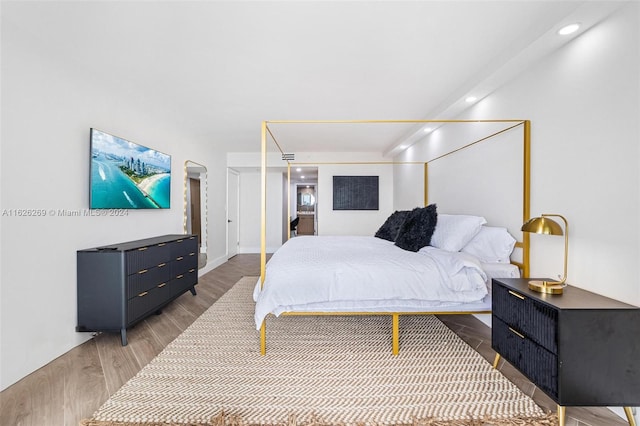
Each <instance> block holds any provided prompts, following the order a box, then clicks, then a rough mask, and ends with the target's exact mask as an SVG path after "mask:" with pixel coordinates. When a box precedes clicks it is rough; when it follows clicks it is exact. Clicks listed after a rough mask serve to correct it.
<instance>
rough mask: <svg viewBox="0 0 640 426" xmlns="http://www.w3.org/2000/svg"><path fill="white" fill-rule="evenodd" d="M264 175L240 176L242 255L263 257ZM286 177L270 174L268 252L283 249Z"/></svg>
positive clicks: (268, 184) (240, 247) (247, 173)
mask: <svg viewBox="0 0 640 426" xmlns="http://www.w3.org/2000/svg"><path fill="white" fill-rule="evenodd" d="M260 187H261V174H260V173H259V172H257V171H244V172H241V173H240V210H239V212H240V225H239V227H240V235H239V236H238V238H239V241H240V244H239V247H238V252H239V253H260V225H261V212H262V208H261V192H260ZM282 188H283V177H282V173H281V172H279V171H276V172H268V173H267V210H266V214H267V243H266V245H267V252H268V253H272V252H274V251H275V250H276V249H277V248H278V247H280V246H281V245H282V232H283V231H282V227H283V222H282V206H283V197H282V192H283V191H282Z"/></svg>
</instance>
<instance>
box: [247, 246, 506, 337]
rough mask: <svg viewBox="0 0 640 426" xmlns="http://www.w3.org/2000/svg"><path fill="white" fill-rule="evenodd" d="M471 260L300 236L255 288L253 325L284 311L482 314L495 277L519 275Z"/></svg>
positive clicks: (445, 253) (433, 251)
mask: <svg viewBox="0 0 640 426" xmlns="http://www.w3.org/2000/svg"><path fill="white" fill-rule="evenodd" d="M517 271H518V270H517V267H515V266H514V265H509V264H491V265H486V264H485V265H483V264H482V263H480V262H479V261H478V259H477V258H475V257H474V256H471V255H469V254H466V253H460V252H448V251H445V250H440V249H437V248H434V247H425V248H423V249H421V250H420V251H418V252H411V251H407V250H403V249H400V248H399V247H397V246H395V245H394V244H393V243H392V242H389V241H386V240H383V239H380V238H375V237H365V236H299V237H295V238H292V239H290V240H289V241H287V242H286V243H285V244H284V245H283V246H282V247H281V248H280V249H278V250H277V251H276V252H275V253H274V254H273V256H272V257H271V259H270V260H269V262H268V263H267V268H266V274H265V282H264V285H263V286H262V288H261V285H260V280H258V282H257V283H256V287H255V290H254V300H255V301H256V310H255V322H256V328H260V326H261V324H262V321H263V320H264V318H265V317H266V316H267V315H268V314H270V313H271V314H274V315H276V316H277V315H280V314H282V313H284V312H309V313H314V312H333V313H336V312H452V311H456V312H458V311H460V312H478V311H488V310H490V309H491V300H490V295H489V292H488V285H487V284H488V283H489V282H490V279H491V278H498V277H510V276H513V275H514V274H515V276H518V273H517Z"/></svg>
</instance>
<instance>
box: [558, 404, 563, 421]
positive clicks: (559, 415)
mask: <svg viewBox="0 0 640 426" xmlns="http://www.w3.org/2000/svg"><path fill="white" fill-rule="evenodd" d="M564 418H565V407H564V406H562V405H558V424H559V425H560V426H565V419H564Z"/></svg>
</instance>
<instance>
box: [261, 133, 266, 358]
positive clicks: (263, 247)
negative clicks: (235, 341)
mask: <svg viewBox="0 0 640 426" xmlns="http://www.w3.org/2000/svg"><path fill="white" fill-rule="evenodd" d="M260 178H261V188H260V195H261V206H260V223H261V225H260V289H261V290H262V286H263V285H264V277H265V272H266V270H267V122H266V121H263V122H262V160H261V167H260ZM266 353H267V321H266V319H263V320H262V325H261V326H260V355H265V354H266Z"/></svg>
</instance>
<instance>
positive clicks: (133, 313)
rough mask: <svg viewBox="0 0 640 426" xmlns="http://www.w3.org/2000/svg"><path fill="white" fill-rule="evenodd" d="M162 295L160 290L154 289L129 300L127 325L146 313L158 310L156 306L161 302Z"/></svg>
mask: <svg viewBox="0 0 640 426" xmlns="http://www.w3.org/2000/svg"><path fill="white" fill-rule="evenodd" d="M162 295H163V292H162V291H161V289H160V288H158V287H155V288H152V289H149V290H147V291H144V292H142V293H140V294H138V295H136V297H134V298H132V299H129V300H128V301H127V323H128V324H133V323H134V322H136V321H137V320H139V319H141V318H143V317H145V316H146V315H147V314H148V313H150V312H152V311H156V310H158V305H160V304H162V302H163V299H162Z"/></svg>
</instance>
